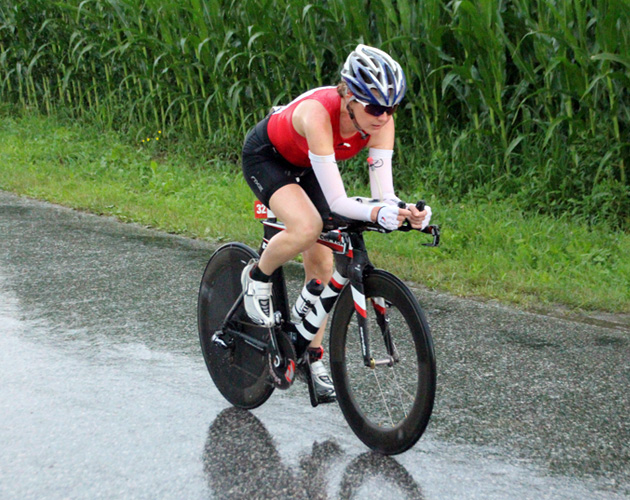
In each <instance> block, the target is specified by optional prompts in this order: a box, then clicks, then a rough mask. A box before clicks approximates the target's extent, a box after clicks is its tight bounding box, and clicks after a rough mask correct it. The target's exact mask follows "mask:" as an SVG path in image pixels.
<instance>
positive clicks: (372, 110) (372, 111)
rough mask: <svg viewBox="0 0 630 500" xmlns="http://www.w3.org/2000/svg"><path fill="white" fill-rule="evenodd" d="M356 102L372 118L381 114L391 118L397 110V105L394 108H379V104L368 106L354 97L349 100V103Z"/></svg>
mask: <svg viewBox="0 0 630 500" xmlns="http://www.w3.org/2000/svg"><path fill="white" fill-rule="evenodd" d="M352 101H355V102H358V103H359V104H360V105H361V106H363V109H364V110H365V112H366V113H367V114H368V115H372V116H381V115H382V114H383V113H387V114H388V115H389V116H392V115H393V114H394V112H395V111H396V110H397V109H398V104H396V105H395V106H381V105H380V104H368V103H366V102H363V101H359V100H358V99H356V98H355V97H354V96H353V97H352V99H351V102H352Z"/></svg>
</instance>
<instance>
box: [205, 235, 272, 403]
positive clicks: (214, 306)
mask: <svg viewBox="0 0 630 500" xmlns="http://www.w3.org/2000/svg"><path fill="white" fill-rule="evenodd" d="M257 257H258V254H257V253H256V252H255V251H254V250H252V249H251V248H249V247H248V246H246V245H243V244H241V243H228V244H226V245H223V246H222V247H221V248H219V249H218V250H217V251H216V252H215V253H214V254H213V255H212V257H211V258H210V261H209V262H208V265H207V266H206V270H205V271H204V273H203V278H202V280H201V286H200V287H199V298H198V302H197V324H198V328H199V339H200V341H201V350H202V352H203V357H204V359H205V361H206V366H207V367H208V371H209V372H210V376H211V377H212V380H213V382H214V384H215V385H216V387H217V389H219V392H220V393H221V394H222V395H223V397H225V399H227V400H228V401H229V402H230V403H232V404H233V405H234V406H238V407H239V408H246V409H252V408H256V407H257V406H260V405H261V404H263V403H264V402H265V401H267V399H269V397H270V396H271V393H272V392H273V390H274V387H273V386H272V385H271V383H270V377H269V364H268V360H267V355H266V354H265V353H262V352H260V351H259V350H257V349H255V348H254V347H252V346H251V345H249V344H247V343H245V342H244V341H243V340H242V339H241V338H239V337H238V336H229V337H230V338H231V339H232V340H233V342H232V343H231V346H230V347H228V348H227V349H226V348H224V347H221V346H219V345H217V344H215V343H214V342H212V336H213V334H214V333H215V332H216V331H217V330H219V329H220V328H221V325H222V324H223V322H224V320H225V317H226V316H227V314H228V312H229V311H230V309H231V308H232V306H233V304H234V303H235V302H236V300H237V299H238V297H239V295H240V293H241V290H242V288H241V272H242V270H243V268H244V267H245V265H246V264H247V263H248V262H249V260H250V259H252V258H257ZM233 319H234V321H232V323H231V327H233V328H234V329H236V330H238V331H241V332H244V333H246V334H249V335H252V336H254V337H256V338H257V339H259V340H261V341H262V340H265V341H266V339H267V338H268V335H269V330H267V329H265V328H261V327H257V326H255V325H252V324H251V322H249V321H247V316H246V313H245V310H244V309H243V306H242V305H241V306H240V307H239V308H238V310H237V311H236V312H235V314H234V315H233ZM242 320H244V321H242ZM227 337H228V336H227V335H226V336H225V337H224V338H227Z"/></svg>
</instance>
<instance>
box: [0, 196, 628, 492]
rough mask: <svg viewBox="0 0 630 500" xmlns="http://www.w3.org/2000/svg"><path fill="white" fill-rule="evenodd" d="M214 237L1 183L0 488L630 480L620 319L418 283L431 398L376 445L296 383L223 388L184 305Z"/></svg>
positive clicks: (622, 486) (591, 486) (615, 483)
mask: <svg viewBox="0 0 630 500" xmlns="http://www.w3.org/2000/svg"><path fill="white" fill-rule="evenodd" d="M211 251H212V247H211V246H210V245H208V244H205V243H201V242H195V241H190V240H187V239H183V238H178V237H173V236H169V235H164V234H160V233H155V232H152V231H149V230H146V229H143V228H139V227H135V226H131V225H123V224H119V223H117V222H115V221H113V220H110V219H104V218H98V217H93V216H90V215H86V214H81V213H77V212H73V211H70V210H66V209H62V208H59V207H55V206H52V205H48V204H44V203H39V202H33V201H29V200H24V199H21V198H18V197H15V196H12V195H8V194H5V193H1V192H0V407H1V409H0V415H1V418H0V445H1V447H2V459H1V460H0V498H2V499H5V498H6V499H13V498H15V499H36V498H37V499H39V498H52V499H57V498H59V499H61V498H73V499H74V498H86V499H88V498H89V499H93V498H147V499H149V498H162V499H165V498H173V499H175V498H177V499H180V498H187V499H188V498H200V499H202V498H203V499H207V498H252V499H253V498H270V497H275V498H317V499H326V498H330V499H333V498H362V497H364V496H368V495H369V496H370V497H372V498H424V499H427V500H429V499H476V498H479V499H512V498H519V499H529V498H531V499H545V498H549V499H618V498H630V464H629V461H630V450H629V444H628V443H629V442H630V423H629V421H628V414H629V410H630V396H629V395H628V391H627V387H628V382H630V361H629V360H630V331H629V330H628V329H627V327H624V326H623V325H615V324H605V325H602V324H586V323H577V322H569V321H562V320H559V319H554V318H549V317H542V316H538V315H532V314H526V313H521V312H518V311H514V310H510V309H508V308H502V307H498V306H494V305H488V304H486V305H484V304H480V303H476V302H473V301H461V300H457V299H454V298H451V297H448V296H443V295H439V294H434V293H429V292H427V291H424V290H417V293H418V296H419V297H420V299H421V302H422V303H423V305H424V306H425V308H426V312H427V316H428V319H429V322H430V324H431V325H432V328H433V333H434V337H435V342H436V352H437V355H438V370H439V376H438V397H437V401H436V408H435V413H434V418H433V420H432V422H431V424H430V425H429V429H428V431H427V433H426V434H425V436H424V437H423V438H422V439H421V441H420V442H419V443H418V445H417V446H416V447H414V448H413V449H412V450H410V451H409V452H407V453H405V454H403V455H400V456H397V457H394V458H386V457H381V456H378V455H375V454H372V453H370V452H369V451H368V450H366V448H365V447H363V446H362V445H361V443H360V442H358V440H357V439H356V438H355V437H354V435H353V434H352V432H351V431H350V430H349V429H348V427H347V425H346V423H345V421H344V420H343V418H342V416H341V414H340V412H339V410H338V408H337V407H336V405H327V406H320V407H318V408H315V409H313V408H311V407H310V405H309V403H308V394H307V391H306V388H305V387H304V386H303V385H302V384H296V386H295V387H294V388H292V389H291V390H289V391H286V392H278V391H277V392H276V393H275V394H274V395H273V396H272V398H271V399H270V400H269V401H268V402H267V403H266V404H265V405H263V406H262V407H261V408H259V409H257V410H255V411H253V412H245V411H240V410H237V409H234V408H230V407H229V405H228V404H227V403H226V402H225V401H224V400H223V399H222V398H221V397H220V395H219V394H218V392H217V391H216V390H215V389H214V387H213V386H212V382H211V380H210V377H209V376H208V374H207V372H206V370H205V366H204V364H203V360H202V357H201V354H200V352H199V347H198V341H197V337H196V324H195V306H196V293H197V286H198V281H199V279H200V277H201V273H202V271H203V267H204V265H205V262H206V260H207V258H208V257H209V255H210V253H211ZM289 274H291V275H293V276H294V278H295V284H294V287H296V286H297V282H298V281H297V280H298V279H299V274H300V269H299V267H298V266H292V268H291V269H290V273H289Z"/></svg>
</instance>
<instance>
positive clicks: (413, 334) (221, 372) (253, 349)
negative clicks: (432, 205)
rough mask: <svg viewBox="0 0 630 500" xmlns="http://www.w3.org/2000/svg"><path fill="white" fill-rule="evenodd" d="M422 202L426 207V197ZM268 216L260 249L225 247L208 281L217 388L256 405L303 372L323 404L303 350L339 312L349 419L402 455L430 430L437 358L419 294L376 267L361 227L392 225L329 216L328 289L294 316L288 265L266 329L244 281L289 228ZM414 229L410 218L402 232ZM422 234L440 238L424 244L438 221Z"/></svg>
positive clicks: (334, 356) (243, 404)
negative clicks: (250, 266)
mask: <svg viewBox="0 0 630 500" xmlns="http://www.w3.org/2000/svg"><path fill="white" fill-rule="evenodd" d="M357 200H363V201H367V200H366V199H360V198H357ZM416 206H417V207H418V209H420V210H423V209H424V202H418V204H417V205H416ZM269 212H270V211H269ZM262 222H263V225H264V235H263V239H262V242H261V245H260V248H259V252H256V251H254V250H253V249H252V248H250V247H248V246H247V245H244V244H242V243H238V242H232V243H227V244H224V245H223V246H221V247H220V248H219V249H218V250H217V251H216V252H215V253H214V254H213V255H212V257H211V258H210V260H209V262H208V264H207V266H206V268H205V271H204V274H203V278H202V280H201V285H200V288H199V297H198V305H197V317H198V327H199V337H200V342H201V348H202V352H203V356H204V360H205V363H206V366H207V368H208V371H209V372H210V375H211V377H212V380H213V382H214V384H215V385H216V387H217V388H218V390H219V392H220V393H221V394H222V395H223V396H224V397H225V398H226V399H227V400H228V401H229V402H230V403H231V404H233V405H234V406H237V407H240V408H245V409H253V408H256V407H258V406H260V405H262V404H263V403H264V402H265V401H267V399H269V397H270V396H271V394H272V393H273V391H274V390H275V389H276V388H278V389H288V388H289V387H291V385H292V384H293V381H294V380H295V374H296V370H297V369H299V370H300V371H301V372H302V373H303V375H304V377H305V378H306V382H307V384H308V387H309V395H310V399H311V404H312V405H313V406H317V404H318V401H317V397H316V395H315V392H314V388H313V385H312V381H311V380H310V370H309V368H308V362H307V359H308V356H302V352H303V351H304V350H305V348H306V345H307V344H308V342H309V341H310V339H311V338H312V337H313V336H314V334H315V333H316V332H317V329H318V328H319V325H321V324H322V321H323V318H325V317H326V316H327V315H328V313H330V312H331V311H332V312H333V314H332V319H331V321H330V340H329V353H330V354H329V356H330V369H331V375H332V379H333V384H334V387H335V391H336V393H337V402H338V404H339V406H340V408H341V410H342V413H343V415H344V417H345V419H346V421H347V422H348V424H349V426H350V428H351V429H352V430H353V432H354V433H355V434H356V435H357V437H358V438H359V439H360V440H361V441H362V442H363V443H364V444H365V445H367V446H368V447H369V448H371V449H373V450H375V451H377V452H380V453H383V454H386V455H394V454H398V453H402V452H404V451H406V450H408V449H409V448H411V447H412V446H413V445H414V444H415V443H416V442H417V441H418V440H419V439H420V437H421V436H422V434H423V433H424V430H425V429H426V426H427V425H428V423H429V419H430V416H431V412H432V409H433V401H434V397H435V386H436V368H435V354H434V349H433V341H432V338H431V334H430V330H429V326H428V324H427V321H426V319H425V316H424V313H423V311H422V308H421V307H420V304H419V303H418V301H417V299H416V297H415V295H414V294H413V293H412V292H411V290H410V289H409V288H408V287H407V286H406V285H405V284H404V283H403V282H402V281H401V280H400V279H399V278H397V277H396V276H394V275H393V274H391V273H389V272H387V271H384V270H381V269H376V268H375V267H374V266H373V265H372V264H371V262H370V260H369V258H368V253H367V248H366V245H365V241H364V238H363V233H364V232H366V231H375V232H379V233H389V232H390V231H387V230H385V229H383V228H382V227H381V226H379V225H377V224H375V223H370V222H360V221H352V220H349V219H346V218H343V217H340V216H337V215H334V214H333V215H331V217H329V218H328V219H327V220H326V221H325V225H324V231H323V232H322V234H321V236H320V238H319V239H318V243H319V244H322V245H325V246H327V247H329V248H331V249H332V250H333V254H334V258H335V271H334V274H333V277H332V279H331V280H330V282H329V283H328V286H326V287H325V289H324V291H323V292H322V294H321V296H320V297H319V299H318V300H317V301H316V302H315V304H312V305H311V307H310V308H309V309H310V310H309V312H308V314H306V315H305V316H304V317H302V318H301V319H298V320H297V321H291V320H290V319H289V318H290V310H289V306H290V303H289V299H288V294H287V288H286V283H285V279H284V272H283V268H282V267H280V268H279V269H277V270H276V271H275V272H274V274H273V275H272V281H273V288H272V290H273V295H272V300H273V306H274V311H275V323H276V324H275V326H274V327H272V328H265V327H261V326H258V325H256V324H254V323H253V322H252V321H251V320H250V319H249V318H248V316H247V314H246V312H245V310H244V307H243V294H242V287H241V272H242V270H243V268H244V267H245V265H246V264H247V263H248V262H249V261H250V259H255V258H258V256H259V254H260V253H262V252H263V251H264V249H265V247H266V244H267V242H268V241H269V239H270V238H271V237H272V236H273V235H274V234H276V233H277V232H278V231H282V230H283V229H284V225H283V224H282V223H281V222H280V221H278V220H277V219H276V218H275V217H274V216H273V214H271V213H270V214H269V217H268V218H266V219H265V220H263V221H262ZM411 229H412V228H411V226H410V224H409V223H408V221H407V222H406V223H405V224H403V226H401V228H399V229H398V231H410V230H411ZM423 232H424V233H427V234H430V235H431V236H432V237H433V240H432V242H430V243H423V245H425V246H437V245H438V244H439V238H440V232H439V227H438V226H435V225H432V226H428V227H427V228H425V229H424V230H423ZM303 292H304V290H303ZM369 303H371V304H372V307H371V308H368V307H367V304H369ZM333 309H334V311H333ZM351 332H353V333H351ZM354 332H356V334H354ZM379 338H380V340H379ZM296 349H297V352H296ZM298 355H299V356H298Z"/></svg>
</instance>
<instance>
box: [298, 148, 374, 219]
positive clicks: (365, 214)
mask: <svg viewBox="0 0 630 500" xmlns="http://www.w3.org/2000/svg"><path fill="white" fill-rule="evenodd" d="M308 157H309V159H310V160H311V165H312V166H313V170H314V171H315V177H317V181H318V182H319V185H320V187H321V188H322V191H323V193H324V196H325V197H326V201H327V202H328V206H329V207H330V209H331V210H332V211H333V212H335V213H338V214H339V215H343V216H344V217H348V218H350V219H354V220H364V221H370V220H372V208H373V207H371V206H368V205H364V204H362V203H359V202H358V201H355V200H352V199H350V198H348V196H347V195H346V188H345V187H344V186H343V181H342V180H341V174H340V173H339V167H337V162H336V161H335V155H334V154H332V155H327V156H320V155H316V154H313V153H311V152H310V151H309V152H308Z"/></svg>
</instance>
